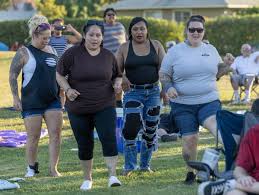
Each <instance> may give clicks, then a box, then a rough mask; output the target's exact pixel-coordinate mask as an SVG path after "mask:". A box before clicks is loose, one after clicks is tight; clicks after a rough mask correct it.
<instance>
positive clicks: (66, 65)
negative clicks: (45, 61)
mask: <svg viewBox="0 0 259 195" xmlns="http://www.w3.org/2000/svg"><path fill="white" fill-rule="evenodd" d="M73 59H74V58H73V54H72V50H70V49H68V50H67V51H65V53H64V54H63V55H62V56H61V57H60V59H59V61H58V66H57V72H58V73H59V74H60V75H62V76H66V75H69V74H70V67H71V66H72V65H73Z"/></svg>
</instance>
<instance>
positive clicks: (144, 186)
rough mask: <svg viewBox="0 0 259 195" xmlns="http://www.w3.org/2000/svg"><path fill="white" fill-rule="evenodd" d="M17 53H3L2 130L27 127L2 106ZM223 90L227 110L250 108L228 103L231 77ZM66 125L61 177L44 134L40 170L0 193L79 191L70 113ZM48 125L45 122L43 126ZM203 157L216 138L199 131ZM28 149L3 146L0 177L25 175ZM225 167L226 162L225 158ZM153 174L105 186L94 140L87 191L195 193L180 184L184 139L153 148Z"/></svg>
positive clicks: (9, 100) (0, 60) (7, 99)
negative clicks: (51, 164)
mask: <svg viewBox="0 0 259 195" xmlns="http://www.w3.org/2000/svg"><path fill="white" fill-rule="evenodd" d="M12 56H13V54H12V53H8V55H6V54H3V53H0V130H4V129H14V130H18V131H25V129H24V125H23V120H22V119H21V117H20V113H19V112H15V111H9V110H7V109H4V107H10V106H12V98H11V92H10V89H9V84H8V71H9V66H10V62H11V58H12ZM218 85H219V89H220V94H221V100H222V101H223V106H224V108H225V109H228V110H243V109H248V108H249V107H248V106H244V105H239V106H228V103H229V99H230V98H231V96H232V90H231V86H230V82H229V78H228V76H225V77H224V78H222V79H221V80H220V81H219V82H218ZM64 119H65V124H64V127H63V131H62V148H61V155H60V163H59V171H60V172H61V173H62V175H63V176H62V177H60V178H52V177H49V176H48V138H46V137H45V138H43V139H41V141H40V144H39V155H38V160H39V163H40V174H39V175H37V177H35V178H32V179H26V181H25V182H23V183H20V186H21V188H20V189H18V190H9V191H1V192H0V194H12V193H17V194H80V193H82V192H80V190H79V187H80V185H81V183H82V181H83V179H82V171H81V168H80V164H79V160H78V157H77V152H76V151H73V150H71V149H72V148H76V147H77V146H76V142H75V139H74V137H73V135H72V131H71V128H70V126H69V122H68V119H67V116H66V115H65V116H64ZM44 126H45V125H44ZM200 138H201V139H200V141H199V159H200V158H201V155H202V154H203V152H204V149H205V148H206V147H213V146H214V142H215V141H214V138H213V137H212V136H211V134H209V133H208V132H207V131H202V132H201V133H200ZM122 164H123V157H122V156H121V155H120V157H119V164H118V167H117V172H118V174H120V172H121V169H122ZM26 166H27V165H26V162H25V149H24V148H0V179H8V178H11V177H23V176H24V173H25V167H26ZM222 166H223V161H222ZM152 168H153V169H154V170H155V173H153V174H147V173H144V174H143V173H134V174H133V175H132V176H130V177H127V178H126V177H123V176H119V179H120V180H121V181H122V183H123V186H122V187H119V188H112V189H109V188H107V171H106V168H105V165H104V162H103V158H102V152H101V148H100V142H99V141H96V142H95V152H94V167H93V181H94V184H93V189H92V190H91V191H90V192H87V193H88V194H134V195H138V194H172V195H174V194H177V195H182V194H186V195H194V194H196V191H197V186H198V185H197V184H195V185H192V186H186V185H183V184H182V181H183V180H184V178H185V174H186V170H185V165H184V161H183V159H182V156H181V140H179V141H177V142H171V143H160V144H159V150H158V151H157V152H155V153H154V155H153V160H152Z"/></svg>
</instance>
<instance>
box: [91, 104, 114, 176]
mask: <svg viewBox="0 0 259 195" xmlns="http://www.w3.org/2000/svg"><path fill="white" fill-rule="evenodd" d="M94 121H95V126H96V130H97V133H98V136H99V139H100V141H101V144H102V149H103V156H104V160H105V162H106V165H107V168H108V174H109V177H111V176H116V165H117V159H118V150H117V142H116V132H115V130H116V110H115V108H113V107H109V108H106V109H104V110H102V111H100V112H98V113H96V115H95V117H94Z"/></svg>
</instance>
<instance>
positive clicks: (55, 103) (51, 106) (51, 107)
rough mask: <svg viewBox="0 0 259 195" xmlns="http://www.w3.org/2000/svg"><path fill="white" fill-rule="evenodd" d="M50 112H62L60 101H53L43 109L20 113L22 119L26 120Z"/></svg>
mask: <svg viewBox="0 0 259 195" xmlns="http://www.w3.org/2000/svg"><path fill="white" fill-rule="evenodd" d="M50 110H56V111H62V106H61V103H60V100H55V101H53V102H52V103H50V104H49V105H48V106H47V107H45V108H34V109H28V110H23V111H22V113H21V114H22V118H28V117H33V116H43V115H44V114H45V112H47V111H50Z"/></svg>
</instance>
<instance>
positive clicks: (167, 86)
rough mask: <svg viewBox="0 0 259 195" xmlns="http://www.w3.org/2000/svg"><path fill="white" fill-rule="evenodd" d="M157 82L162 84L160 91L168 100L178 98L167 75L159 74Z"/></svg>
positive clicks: (170, 78)
mask: <svg viewBox="0 0 259 195" xmlns="http://www.w3.org/2000/svg"><path fill="white" fill-rule="evenodd" d="M159 80H160V82H161V84H162V90H163V91H164V93H166V94H167V95H168V97H169V98H176V97H178V93H177V91H176V89H175V88H174V87H173V84H172V77H171V76H170V75H169V74H166V73H163V72H159Z"/></svg>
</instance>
